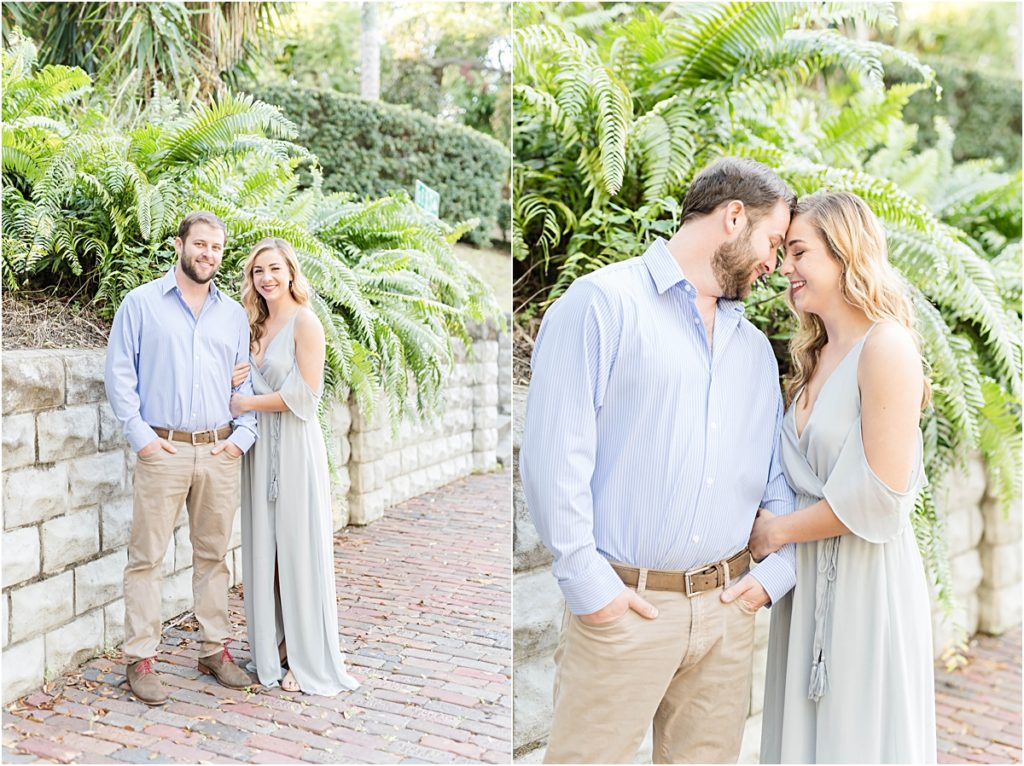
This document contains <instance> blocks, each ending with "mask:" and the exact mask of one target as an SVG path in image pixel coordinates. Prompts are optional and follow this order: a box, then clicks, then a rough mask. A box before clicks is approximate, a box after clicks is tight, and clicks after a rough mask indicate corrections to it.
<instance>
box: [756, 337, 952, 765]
mask: <svg viewBox="0 0 1024 766" xmlns="http://www.w3.org/2000/svg"><path fill="white" fill-rule="evenodd" d="M869 332H870V331H869ZM866 337H867V336H866V335H865V338H866ZM863 345H864V339H863V338H862V339H861V340H860V341H858V343H857V344H856V345H855V346H854V347H853V348H852V349H851V350H850V353H849V354H847V356H846V358H845V359H843V361H842V362H841V363H840V364H839V366H838V367H836V369H835V371H834V372H833V373H832V375H831V376H830V377H829V378H828V380H826V381H825V384H824V385H823V387H822V389H821V392H820V393H819V396H818V400H817V401H816V402H815V405H814V408H813V411H812V412H811V414H810V417H809V418H808V420H807V423H806V425H805V426H804V431H803V433H802V434H800V435H799V436H798V435H797V433H796V421H795V417H796V414H795V411H794V408H793V407H790V409H789V411H788V412H787V413H786V418H785V421H784V423H783V428H782V457H783V467H784V470H785V473H786V478H787V479H788V480H789V483H790V485H791V486H792V487H793V490H794V491H795V492H796V495H797V500H796V508H797V509H802V508H806V507H807V506H809V505H813V504H814V503H816V502H818V500H820V499H822V498H825V499H826V500H828V502H829V504H830V505H831V506H832V510H833V511H835V514H836V516H838V517H839V519H840V520H841V521H842V522H843V524H845V525H846V526H847V527H848V528H849V529H850V534H846V535H842V536H841V537H833V538H829V539H827V540H819V541H817V542H811V543H800V544H797V546H796V559H797V577H796V587H795V588H794V589H793V591H792V592H791V593H790V594H789V595H787V596H786V597H785V598H783V599H780V600H779V602H778V603H777V604H775V605H774V606H773V607H772V610H771V611H772V619H771V630H770V633H769V644H768V670H767V679H766V686H765V699H764V712H763V718H762V728H761V763H915V764H916V763H935V760H936V752H935V749H936V742H935V689H934V679H933V671H932V638H931V609H930V607H929V598H928V587H927V583H926V580H925V573H924V567H923V564H922V561H921V556H920V554H919V553H918V549H917V543H916V541H915V538H914V532H913V529H912V528H911V524H910V514H911V512H912V510H913V508H914V500H915V498H916V496H917V493H918V490H919V489H920V487H921V486H922V483H923V482H924V476H923V471H922V466H921V458H922V449H921V440H920V435H919V436H918V451H917V459H916V462H915V465H914V469H913V480H912V481H911V482H910V489H909V490H908V491H906V492H895V491H893V490H892V489H891V488H889V487H888V486H887V485H885V484H884V483H883V482H882V481H881V480H880V479H879V478H878V477H877V476H876V475H875V473H874V472H873V471H872V470H871V468H870V466H869V465H868V462H867V458H866V457H865V455H864V445H863V442H862V438H861V419H860V391H859V389H858V386H857V364H858V360H859V358H860V352H861V349H862V348H863ZM797 398H799V397H797Z"/></svg>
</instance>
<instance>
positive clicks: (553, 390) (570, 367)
mask: <svg viewBox="0 0 1024 766" xmlns="http://www.w3.org/2000/svg"><path fill="white" fill-rule="evenodd" d="M620 330H621V319H620V318H619V316H618V314H617V311H616V310H615V309H614V308H613V306H612V305H611V301H610V300H609V298H608V296H607V295H605V294H604V293H603V292H602V291H601V290H600V289H599V288H598V287H597V286H595V285H594V284H593V283H592V282H590V281H589V280H577V281H576V282H574V283H573V284H572V285H571V286H570V287H569V289H568V290H567V291H566V293H565V294H564V295H563V296H562V297H561V298H560V299H559V300H558V301H556V302H555V304H554V305H552V306H551V308H550V309H549V310H548V312H547V314H546V315H545V317H544V322H543V323H542V325H541V329H540V332H539V333H538V336H537V342H536V345H535V348H534V353H533V359H532V363H531V364H532V369H533V375H532V379H531V381H530V391H529V395H528V398H527V406H526V418H525V424H524V428H523V438H522V446H521V448H520V451H519V470H520V475H521V476H522V479H523V492H524V494H525V495H526V501H527V506H528V508H529V511H530V515H531V517H532V519H533V523H534V525H535V526H536V528H537V532H538V534H539V535H540V538H541V540H542V541H543V542H544V544H545V545H546V546H547V547H548V549H549V550H550V551H551V552H552V554H553V555H554V564H553V566H552V572H553V574H554V575H555V577H556V578H557V579H558V584H559V586H560V587H561V589H562V593H563V594H564V595H565V600H566V604H567V605H568V607H569V609H570V611H572V612H573V613H574V614H589V613H591V612H596V611H597V610H599V609H601V608H602V607H604V606H606V605H607V604H608V603H609V602H610V601H612V600H613V599H614V598H615V597H616V596H617V595H619V593H621V592H622V590H623V589H624V588H625V586H624V585H623V583H622V581H621V580H620V579H619V577H618V575H616V574H615V572H614V570H613V569H612V568H611V565H610V564H609V563H608V561H607V560H606V559H605V558H604V557H603V556H602V555H601V554H600V553H598V551H597V545H596V543H595V541H594V509H593V495H592V492H591V485H590V482H591V479H592V477H593V473H594V462H595V456H596V449H597V413H598V411H599V410H600V407H601V401H602V399H603V397H604V390H605V386H606V384H607V381H608V377H609V374H610V372H611V367H612V364H613V362H614V357H615V352H616V349H617V347H618V340H619V334H620Z"/></svg>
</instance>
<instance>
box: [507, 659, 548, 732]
mask: <svg viewBox="0 0 1024 766" xmlns="http://www.w3.org/2000/svg"><path fill="white" fill-rule="evenodd" d="M554 682H555V660H554V658H553V657H550V656H545V657H542V658H539V659H535V660H532V661H530V662H524V663H521V664H516V666H515V669H514V671H513V682H512V700H513V701H512V706H513V709H514V710H515V711H516V725H515V728H514V729H513V732H512V746H513V749H515V750H519V749H520V748H525V747H527V746H530V745H534V746H536V745H539V744H543V743H544V742H546V741H547V738H548V732H549V731H550V728H551V712H552V704H551V690H552V688H554Z"/></svg>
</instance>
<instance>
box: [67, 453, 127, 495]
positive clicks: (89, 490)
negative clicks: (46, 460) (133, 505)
mask: <svg viewBox="0 0 1024 766" xmlns="http://www.w3.org/2000/svg"><path fill="white" fill-rule="evenodd" d="M68 485H69V487H70V489H71V492H70V494H71V507H72V508H77V507H79V506H82V505H94V504H96V503H99V502H103V501H105V500H112V499H114V498H115V497H117V496H119V495H123V494H124V493H125V460H124V452H122V451H121V450H115V451H113V452H100V453H99V454H96V455H92V456H90V457H81V458H78V459H77V460H72V461H71V462H70V463H68Z"/></svg>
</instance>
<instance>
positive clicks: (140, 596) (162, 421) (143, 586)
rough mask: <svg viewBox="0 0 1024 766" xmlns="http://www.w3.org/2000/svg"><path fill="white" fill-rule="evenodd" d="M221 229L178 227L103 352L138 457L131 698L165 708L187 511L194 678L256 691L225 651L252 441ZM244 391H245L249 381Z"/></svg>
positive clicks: (131, 558) (200, 219) (129, 612)
mask: <svg viewBox="0 0 1024 766" xmlns="http://www.w3.org/2000/svg"><path fill="white" fill-rule="evenodd" d="M226 234H227V228H226V227H225V225H224V222H223V221H221V220H220V219H219V218H218V217H217V216H215V215H214V214H213V213H208V212H205V211H198V212H193V213H189V214H188V215H187V216H186V217H185V219H184V220H183V221H182V222H181V225H180V226H179V227H178V237H177V239H175V240H174V249H175V252H176V253H177V255H178V263H177V264H176V266H174V267H172V268H171V269H170V270H169V271H168V272H167V273H166V274H165V275H164V276H163V277H161V278H160V279H157V280H154V281H152V282H149V283H148V284H145V285H142V286H141V287H137V288H136V289H134V290H132V291H131V292H130V293H128V296H127V297H126V298H125V299H124V303H122V304H121V306H120V308H118V310H117V315H116V316H115V317H114V326H113V328H112V330H111V332H110V341H109V343H108V346H107V367H106V388H107V398H108V399H109V400H110V406H111V407H112V408H113V410H114V414H115V415H116V416H117V418H118V420H120V421H121V424H122V425H123V426H124V434H125V438H127V440H128V444H129V445H130V446H131V448H132V449H133V450H135V452H136V453H137V454H138V461H137V463H136V466H135V501H134V511H133V515H132V529H131V539H130V540H129V542H128V565H127V566H126V567H125V570H124V606H125V621H124V628H125V639H124V657H125V662H126V663H127V665H128V671H127V675H128V684H129V686H130V687H131V690H132V692H133V693H134V694H135V696H136V697H138V698H139V699H140V700H142V701H143V702H145V703H146V704H148V705H161V704H163V703H164V702H166V701H167V698H168V696H169V692H168V690H167V688H166V687H165V686H164V684H163V682H162V681H161V680H160V677H159V675H158V674H157V673H156V672H155V671H154V670H153V664H152V663H153V658H154V656H155V655H156V652H157V645H158V644H159V643H160V628H161V625H160V604H161V587H160V586H161V583H162V579H163V578H162V574H161V564H162V562H163V558H164V554H165V553H166V551H167V544H168V542H169V541H170V539H171V534H172V532H173V531H174V522H175V520H176V519H177V517H178V512H179V511H180V509H181V505H182V503H183V502H184V503H185V504H186V505H187V507H188V518H189V539H190V540H191V541H192V566H193V575H192V596H193V599H194V601H195V612H196V619H197V620H198V621H199V639H200V641H201V646H200V651H199V655H200V656H199V670H200V671H202V672H204V673H207V674H209V675H213V676H214V677H215V678H216V679H217V680H218V681H219V682H220V683H221V684H223V685H224V686H229V687H231V688H236V689H237V688H242V687H245V686H248V685H249V684H251V683H252V680H251V679H250V678H249V675H248V674H247V673H246V672H245V671H244V670H242V669H241V668H239V667H238V666H237V665H236V664H235V663H234V661H233V659H232V657H231V654H230V652H228V649H227V646H226V643H227V640H228V633H229V629H230V625H229V622H228V587H229V584H230V583H229V582H228V567H227V562H226V561H225V557H226V556H227V549H228V540H229V539H230V537H231V526H232V522H233V521H234V516H235V511H236V510H237V508H238V502H239V478H240V473H239V469H240V467H241V456H242V453H243V452H245V451H246V450H247V449H249V447H251V446H252V444H253V441H254V440H255V439H256V417H255V414H254V413H252V412H249V413H244V414H243V415H242V416H241V417H238V418H235V419H234V421H233V423H232V419H231V414H230V411H229V409H228V405H229V401H230V397H231V371H232V368H233V367H234V365H235V364H236V363H237V362H247V361H248V359H249V323H248V321H247V319H246V316H245V312H244V311H243V310H242V307H241V306H240V305H239V304H238V303H237V302H235V301H233V300H232V299H231V298H229V297H228V296H226V295H224V294H223V293H222V292H221V291H220V290H218V289H217V287H216V286H215V285H214V284H213V281H212V280H213V278H214V276H215V275H216V274H217V270H218V269H219V268H220V263H221V259H222V257H223V255H224V242H225V237H226ZM242 390H243V393H245V392H247V393H252V384H251V382H249V381H246V383H245V384H244V385H243V389H242Z"/></svg>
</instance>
